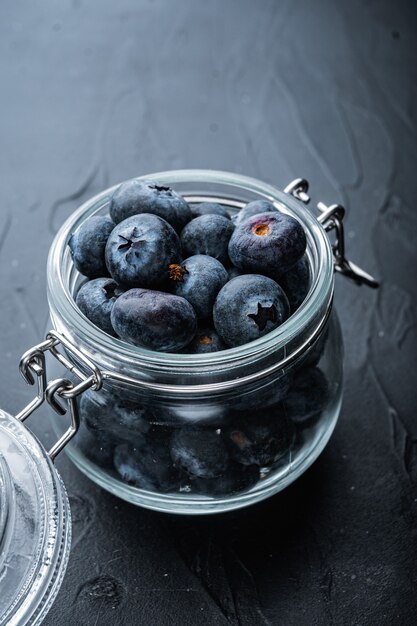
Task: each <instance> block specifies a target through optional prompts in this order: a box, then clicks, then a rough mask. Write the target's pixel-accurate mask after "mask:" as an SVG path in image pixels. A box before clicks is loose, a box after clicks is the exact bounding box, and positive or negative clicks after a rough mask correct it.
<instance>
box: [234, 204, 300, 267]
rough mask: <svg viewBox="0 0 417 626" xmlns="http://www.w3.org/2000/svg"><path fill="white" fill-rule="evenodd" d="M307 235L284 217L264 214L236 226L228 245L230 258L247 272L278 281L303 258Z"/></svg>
mask: <svg viewBox="0 0 417 626" xmlns="http://www.w3.org/2000/svg"><path fill="white" fill-rule="evenodd" d="M306 243H307V240H306V235H305V232H304V229H303V227H302V226H301V224H300V223H299V222H298V221H297V220H296V219H294V218H293V217H291V216H290V215H286V214H285V213H280V212H279V211H275V213H262V214H260V215H255V216H254V217H250V218H249V219H248V220H246V221H245V222H243V223H242V224H239V225H238V226H236V229H235V231H234V233H233V235H232V236H231V238H230V242H229V257H230V260H231V261H232V263H233V264H234V265H236V267H238V268H240V269H242V270H245V271H247V272H253V273H260V274H265V275H266V276H270V277H271V278H276V277H278V276H280V275H282V274H284V273H285V272H287V271H288V270H289V269H290V268H291V267H292V266H293V265H295V263H297V261H298V260H299V259H300V258H301V257H302V256H303V254H304V251H305V249H306Z"/></svg>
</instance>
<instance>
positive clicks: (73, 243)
mask: <svg viewBox="0 0 417 626" xmlns="http://www.w3.org/2000/svg"><path fill="white" fill-rule="evenodd" d="M114 227H115V223H114V222H113V220H111V219H110V217H108V216H106V215H93V216H92V217H89V218H88V219H87V220H86V221H85V222H83V223H82V224H81V226H79V227H78V228H77V230H76V231H75V233H73V234H72V235H71V236H70V238H69V240H68V245H69V247H70V250H71V256H72V260H73V261H74V265H75V267H76V268H77V270H78V271H79V272H81V274H84V276H87V277H88V278H98V277H100V276H108V270H107V267H106V263H105V260H104V250H105V247H106V243H107V239H108V238H109V235H110V233H111V231H112V230H113V228H114Z"/></svg>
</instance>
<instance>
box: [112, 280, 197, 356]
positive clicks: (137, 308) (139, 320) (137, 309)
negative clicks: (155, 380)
mask: <svg viewBox="0 0 417 626" xmlns="http://www.w3.org/2000/svg"><path fill="white" fill-rule="evenodd" d="M111 323H112V326H113V328H114V330H115V331H116V333H117V334H118V335H119V337H120V338H121V339H123V340H124V341H128V342H129V343H133V344H134V345H135V346H142V347H144V348H148V349H149V350H160V351H161V352H176V351H178V350H181V349H182V348H184V346H186V345H187V344H188V343H190V341H191V340H192V339H193V338H194V335H195V333H196V331H197V318H196V314H195V312H194V309H193V307H192V306H191V304H190V303H189V302H187V300H185V298H180V297H179V296H174V295H172V294H169V293H165V292H162V291H152V290H150V289H130V290H129V291H126V293H124V294H123V295H122V296H120V297H119V298H118V300H117V301H116V302H115V304H114V306H113V310H112V312H111Z"/></svg>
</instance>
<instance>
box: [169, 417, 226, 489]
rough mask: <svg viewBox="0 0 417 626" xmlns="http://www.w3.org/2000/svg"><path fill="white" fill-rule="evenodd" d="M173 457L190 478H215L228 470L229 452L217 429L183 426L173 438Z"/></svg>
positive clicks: (176, 464) (175, 462) (177, 465)
mask: <svg viewBox="0 0 417 626" xmlns="http://www.w3.org/2000/svg"><path fill="white" fill-rule="evenodd" d="M171 458H172V460H173V461H174V464H175V466H176V467H178V468H179V469H181V470H183V471H184V472H185V473H186V474H188V476H189V477H190V478H192V477H199V478H214V477H216V476H221V475H222V474H224V472H225V471H226V470H227V466H228V464H229V453H228V452H227V449H226V446H225V444H224V441H223V439H222V436H221V435H220V434H218V433H217V432H216V431H215V430H206V429H202V428H193V427H190V428H181V429H179V430H177V431H175V432H174V434H173V435H172V439H171Z"/></svg>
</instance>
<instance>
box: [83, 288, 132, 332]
mask: <svg viewBox="0 0 417 626" xmlns="http://www.w3.org/2000/svg"><path fill="white" fill-rule="evenodd" d="M122 293H123V290H122V289H120V287H119V286H118V284H117V283H115V282H114V280H112V279H111V278H95V279H94V280H89V281H88V282H86V283H84V285H83V286H82V287H81V289H80V290H79V292H78V293H77V297H76V298H75V302H76V303H77V305H78V307H79V308H80V310H81V311H82V312H83V313H84V315H85V316H86V317H88V319H89V320H91V321H92V322H93V324H95V325H96V326H98V328H101V330H104V332H105V333H108V334H109V335H116V333H115V332H114V330H113V326H112V325H111V322H110V313H111V311H112V308H113V305H114V303H115V302H116V299H117V298H118V297H119V296H120V295H121V294H122Z"/></svg>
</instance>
